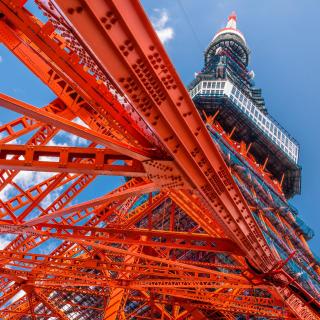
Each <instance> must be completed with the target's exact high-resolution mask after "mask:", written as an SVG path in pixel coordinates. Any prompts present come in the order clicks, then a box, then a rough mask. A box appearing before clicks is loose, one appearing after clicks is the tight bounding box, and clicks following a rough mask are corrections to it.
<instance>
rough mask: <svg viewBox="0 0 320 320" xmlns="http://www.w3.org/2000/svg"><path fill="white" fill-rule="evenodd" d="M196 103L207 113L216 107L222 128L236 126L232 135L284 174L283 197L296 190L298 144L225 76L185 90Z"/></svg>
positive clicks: (274, 171) (275, 171)
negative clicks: (247, 144)
mask: <svg viewBox="0 0 320 320" xmlns="http://www.w3.org/2000/svg"><path fill="white" fill-rule="evenodd" d="M189 94H190V96H191V98H192V99H193V101H194V102H195V104H196V105H197V107H198V108H199V109H200V110H204V111H205V112H206V113H207V114H213V113H215V112H216V111H218V110H219V114H218V116H217V120H218V121H219V122H220V123H222V124H223V125H224V127H225V128H226V130H229V129H230V130H232V129H233V127H236V131H235V134H234V135H235V136H236V137H237V138H238V139H241V140H243V141H245V142H247V143H251V142H253V144H252V147H251V149H250V150H251V152H252V153H253V154H254V155H255V157H257V159H258V160H260V161H261V163H263V162H264V161H265V159H266V158H268V165H267V168H268V170H269V171H270V172H271V173H272V174H273V175H274V176H275V177H276V178H278V179H279V180H281V179H282V175H283V174H284V183H283V190H284V193H285V195H286V196H287V197H292V196H293V195H295V194H297V193H300V176H301V168H300V167H299V166H298V160H299V144H298V142H297V141H296V140H295V139H294V138H293V137H292V136H291V135H290V134H289V133H288V132H287V131H286V130H285V129H284V128H282V127H281V126H280V124H279V123H278V122H277V121H276V120H275V119H273V118H272V117H271V116H270V115H269V114H265V113H263V112H262V111H261V110H260V109H259V107H258V106H257V105H256V104H255V102H254V101H253V100H252V99H251V98H250V97H249V96H248V95H246V94H245V93H244V92H242V91H241V90H240V89H239V88H238V87H237V86H236V85H235V84H234V83H232V82H231V81H230V80H229V79H224V80H200V81H199V82H198V83H196V84H194V86H193V87H192V88H191V89H190V90H189Z"/></svg>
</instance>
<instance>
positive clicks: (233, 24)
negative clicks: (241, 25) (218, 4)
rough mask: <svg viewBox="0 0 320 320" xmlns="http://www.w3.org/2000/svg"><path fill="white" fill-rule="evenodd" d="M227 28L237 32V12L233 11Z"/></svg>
mask: <svg viewBox="0 0 320 320" xmlns="http://www.w3.org/2000/svg"><path fill="white" fill-rule="evenodd" d="M226 28H230V29H234V30H237V14H236V12H235V11H232V12H231V14H230V15H229V17H228V23H227V25H226Z"/></svg>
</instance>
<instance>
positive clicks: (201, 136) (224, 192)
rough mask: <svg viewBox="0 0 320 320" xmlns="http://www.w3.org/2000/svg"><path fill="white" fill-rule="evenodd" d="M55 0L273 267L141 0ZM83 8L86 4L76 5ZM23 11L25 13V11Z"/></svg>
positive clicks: (178, 159) (237, 231)
mask: <svg viewBox="0 0 320 320" xmlns="http://www.w3.org/2000/svg"><path fill="white" fill-rule="evenodd" d="M55 2H56V3H57V4H58V6H59V7H60V9H61V12H62V13H63V16H64V17H66V18H67V20H68V21H69V23H70V26H72V28H73V30H76V31H77V32H78V34H79V35H81V37H80V38H81V39H83V41H84V46H85V47H87V48H90V50H91V52H92V53H93V54H94V56H95V57H96V58H97V59H98V60H99V62H100V63H101V65H102V66H103V67H104V68H105V71H106V72H109V73H110V74H111V75H112V76H113V77H114V79H115V80H116V81H118V83H119V85H120V86H121V88H122V90H123V91H124V93H125V94H126V95H127V96H128V97H129V98H130V99H131V101H132V103H133V106H134V107H135V108H136V110H137V111H138V112H139V113H140V114H141V115H142V117H143V118H144V119H145V121H147V123H148V124H149V125H150V127H151V128H153V130H154V132H156V133H157V135H158V137H159V139H160V140H161V142H162V143H163V144H164V145H165V146H166V148H167V150H168V151H169V152H170V154H171V156H172V157H173V158H174V160H175V163H176V164H177V165H178V167H179V168H180V170H181V171H182V172H183V173H184V174H185V177H188V178H187V180H188V182H189V183H190V184H191V186H192V187H193V188H194V189H196V190H197V191H198V193H199V194H200V195H201V196H202V198H203V199H205V201H206V205H207V206H209V207H210V211H211V212H212V214H213V215H214V216H215V217H216V219H218V221H220V222H222V225H223V227H224V229H225V230H226V231H227V234H229V235H230V236H232V237H233V239H235V240H236V241H237V242H238V243H239V245H240V246H241V248H242V249H243V250H244V251H246V252H247V254H248V256H249V257H250V258H251V260H252V261H254V262H255V264H256V265H257V266H258V267H259V268H260V269H261V270H262V271H268V270H270V269H271V268H272V266H273V265H274V264H275V263H276V262H277V258H276V257H275V256H274V254H273V252H272V251H271V249H270V248H269V245H268V244H267V242H266V240H265V238H264V237H263V234H262V232H261V230H260V228H259V226H258V225H257V223H256V221H255V219H254V217H253V216H252V214H251V212H250V209H249V207H248V205H247V204H246V201H245V199H244V197H243V196H242V193H241V191H240V190H239V188H238V186H237V185H236V183H235V181H234V180H233V179H232V176H231V174H230V172H229V170H228V168H227V166H226V164H225V162H224V160H223V159H222V156H221V155H220V153H219V151H218V149H217V147H216V146H215V145H214V143H213V141H212V139H211V137H210V135H209V133H208V131H207V129H206V127H205V125H204V123H203V122H202V119H201V117H200V115H199V114H198V111H197V110H196V108H195V106H194V104H193V102H192V100H191V98H190V96H189V94H188V92H187V90H186V89H185V87H184V85H183V84H182V82H181V80H180V78H179V76H178V75H177V73H176V71H175V70H174V67H173V66H172V64H171V62H170V60H169V58H168V56H167V54H166V53H165V50H164V49H163V47H162V45H161V43H160V41H159V39H158V37H157V35H156V33H155V31H154V30H153V27H152V26H151V24H150V22H149V20H148V18H147V17H146V15H145V13H144V11H143V9H142V7H141V5H140V4H139V2H138V1H127V0H123V1H113V0H109V1H94V2H92V1H80V0H70V1H68V2H65V1H61V0H56V1H55ZM79 7H80V8H81V10H76V8H79ZM17 15H19V17H21V15H20V13H17ZM14 18H15V17H14V16H12V19H14ZM10 19H11V16H10ZM14 20H15V21H16V19H14ZM105 52H108V55H105ZM141 101H144V103H141ZM154 178H156V176H154Z"/></svg>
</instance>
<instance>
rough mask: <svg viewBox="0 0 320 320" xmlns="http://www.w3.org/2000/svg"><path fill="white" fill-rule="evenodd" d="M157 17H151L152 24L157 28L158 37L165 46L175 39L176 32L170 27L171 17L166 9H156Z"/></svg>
mask: <svg viewBox="0 0 320 320" xmlns="http://www.w3.org/2000/svg"><path fill="white" fill-rule="evenodd" d="M154 12H155V13H156V16H154V17H151V22H152V24H153V27H154V28H155V30H156V32H157V34H158V37H159V38H160V40H161V42H162V43H163V44H164V43H166V42H168V41H169V40H171V39H173V36H174V31H173V28H172V27H168V26H167V23H168V21H169V15H168V12H167V10H165V9H154Z"/></svg>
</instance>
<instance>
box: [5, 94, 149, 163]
mask: <svg viewBox="0 0 320 320" xmlns="http://www.w3.org/2000/svg"><path fill="white" fill-rule="evenodd" d="M0 106H3V107H5V108H7V109H9V110H12V111H15V112H18V113H21V114H23V115H25V116H29V117H30V118H33V119H36V120H38V121H40V122H43V123H47V124H51V125H53V126H55V127H57V128H59V129H61V130H64V131H67V132H69V133H72V134H74V135H77V136H79V137H82V138H84V139H86V140H89V141H92V142H95V143H96V144H101V145H103V146H105V147H108V148H110V149H112V150H115V151H117V152H120V153H122V154H125V155H128V156H130V157H133V158H135V159H138V160H146V159H148V158H149V157H150V156H151V154H150V153H148V152H147V151H146V150H143V149H142V148H140V149H139V148H137V147H134V146H130V145H128V144H125V143H121V142H119V141H116V140H115V139H112V138H110V137H108V136H106V135H104V134H102V133H99V132H97V131H95V130H92V129H90V128H86V127H84V126H81V125H79V124H77V123H74V122H72V121H70V120H68V119H65V118H64V117H61V116H59V115H57V114H54V113H51V112H47V111H46V110H44V109H43V108H42V109H40V108H36V107H34V106H32V105H30V104H28V103H25V102H23V101H20V100H17V99H14V98H12V97H10V96H7V95H5V94H2V93H0Z"/></svg>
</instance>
